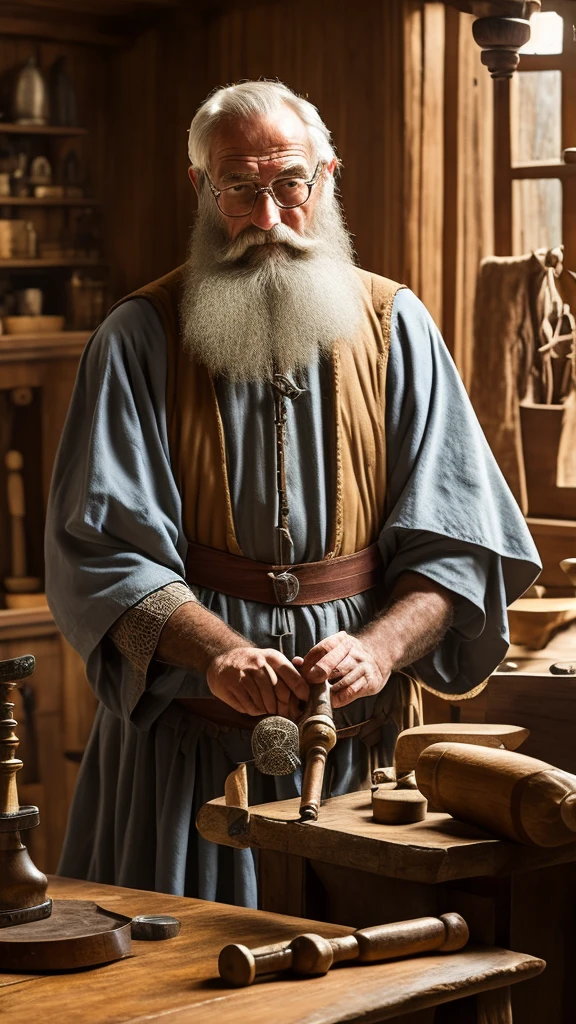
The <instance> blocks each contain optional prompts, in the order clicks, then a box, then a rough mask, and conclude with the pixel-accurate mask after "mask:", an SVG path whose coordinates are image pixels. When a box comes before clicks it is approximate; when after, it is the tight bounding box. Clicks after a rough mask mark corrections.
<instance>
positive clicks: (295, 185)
mask: <svg viewBox="0 0 576 1024" xmlns="http://www.w3.org/2000/svg"><path fill="white" fill-rule="evenodd" d="M278 184H279V185H281V186H282V188H288V189H293V188H298V185H299V184H300V181H299V180H298V179H297V178H293V179H292V180H288V181H279V182H278Z"/></svg>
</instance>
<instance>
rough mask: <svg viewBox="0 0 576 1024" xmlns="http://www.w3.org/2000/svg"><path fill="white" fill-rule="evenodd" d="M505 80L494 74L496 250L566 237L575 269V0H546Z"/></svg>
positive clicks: (514, 251)
mask: <svg viewBox="0 0 576 1024" xmlns="http://www.w3.org/2000/svg"><path fill="white" fill-rule="evenodd" d="M542 6H543V8H544V10H543V11H542V13H541V14H534V15H533V16H532V18H531V20H530V24H531V29H532V32H531V38H530V41H529V42H528V43H526V45H525V46H523V47H522V49H521V50H520V66H519V70H518V71H517V72H516V73H515V75H514V76H513V78H512V79H510V80H499V81H497V82H495V91H494V95H495V152H494V162H495V237H496V252H497V253H498V254H499V255H502V256H508V255H520V254H521V253H525V252H529V251H530V250H531V249H536V248H541V247H542V246H546V247H547V248H550V247H552V246H555V245H559V244H560V243H561V242H562V243H564V247H565V259H566V264H567V266H569V267H570V268H571V269H574V270H576V163H573V162H570V160H571V154H566V160H565V157H564V155H563V154H564V151H565V150H567V149H574V153H573V154H572V155H573V157H574V158H575V159H576V42H575V35H574V21H575V20H576V3H574V2H573V0H549V2H547V0H544V2H543V5H542Z"/></svg>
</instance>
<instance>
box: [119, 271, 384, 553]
mask: <svg viewBox="0 0 576 1024" xmlns="http://www.w3.org/2000/svg"><path fill="white" fill-rule="evenodd" d="M183 270H184V268H183V267H179V268H178V269H177V270H174V271H172V272H171V273H170V274H167V275H166V276H165V277H162V278H159V280H157V281H154V282H152V283H151V284H149V285H146V286H145V287H144V288H140V289H138V291H135V292H133V293H132V294H131V295H129V296H127V297H126V298H127V299H130V298H139V297H140V298H145V299H148V300H149V301H150V302H151V303H152V304H153V306H154V307H155V309H156V310H157V312H158V314H159V316H160V318H161V320H162V324H163V326H164V331H165V334H166V345H167V360H168V375H167V390H166V415H167V430H168V439H169V445H170V456H171V461H172V467H173V470H174V474H175V478H176V483H177V486H178V489H179V491H180V494H181V496H182V505H183V513H182V514H183V527H184V532H185V534H186V536H187V538H188V540H189V541H193V542H194V543H197V544H203V545H206V546H208V547H211V548H217V549H219V550H220V551H227V552H229V553H231V554H236V555H241V554H242V551H241V550H240V547H239V544H238V540H237V538H236V532H235V528H234V517H233V512H232V503H231V498H230V489H229V486H228V476H227V468H226V451H225V441H224V430H223V426H222V419H221V416H220V411H219V408H218V402H217V400H216V392H215V389H214V383H213V380H212V378H211V376H210V374H209V373H208V371H207V369H206V368H205V367H204V366H203V365H202V364H201V363H199V362H197V361H195V360H192V359H191V358H190V356H189V354H188V353H187V352H186V351H185V349H184V348H183V346H182V344H181V343H180V332H179V299H180V293H181V288H182V284H183V279H184V273H183ZM357 273H358V274H359V276H360V278H361V280H362V284H363V285H364V289H363V295H364V304H365V311H366V316H365V317H364V318H363V322H362V326H361V328H360V330H359V334H358V337H357V338H356V339H354V342H353V344H345V343H338V342H337V343H336V344H335V346H334V349H333V353H332V379H333V385H334V417H335V422H334V428H335V429H334V431H333V436H334V451H333V452H332V459H333V465H334V470H335V479H336V486H335V491H334V493H335V507H334V509H333V510H332V524H333V526H332V537H331V541H330V545H329V549H328V551H327V552H326V553H325V557H326V558H334V557H337V556H339V555H349V554H353V553H354V552H357V551H361V550H363V549H364V548H367V547H368V546H369V545H370V544H372V543H374V542H375V541H376V540H377V538H378V535H379V533H380V531H381V529H382V525H383V522H384V508H385V499H386V437H385V413H386V370H387V364H388V351H389V345H390V322H391V315H392V305H393V302H394V297H395V295H396V292H397V291H398V289H399V288H402V287H403V285H399V284H396V283H395V282H394V281H389V280H388V279H386V278H383V277H378V276H377V275H376V274H369V273H367V272H366V271H363V270H358V271H357ZM121 301H122V302H125V301H126V299H123V300H121Z"/></svg>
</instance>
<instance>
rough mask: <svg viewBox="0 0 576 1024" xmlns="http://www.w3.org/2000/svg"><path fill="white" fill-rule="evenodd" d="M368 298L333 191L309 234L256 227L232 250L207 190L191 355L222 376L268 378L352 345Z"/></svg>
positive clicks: (187, 295) (195, 269) (192, 277)
mask: <svg viewBox="0 0 576 1024" xmlns="http://www.w3.org/2000/svg"><path fill="white" fill-rule="evenodd" d="M270 243H276V244H270ZM362 296H363V286H362V284H361V282H360V278H359V275H358V274H357V273H356V271H355V269H354V262H353V249H352V244H351V240H350V236H349V234H348V232H347V230H346V227H345V225H344V222H343V218H342V214H341V212H340V208H339V206H338V202H337V200H336V198H335V196H334V192H333V189H332V187H331V186H330V185H329V184H328V185H325V186H324V191H323V194H322V195H321V196H320V198H319V201H318V205H317V208H316V212H315V216H314V219H313V223H312V224H311V226H310V229H309V232H308V233H307V234H306V235H299V234H296V233H295V232H294V231H292V230H291V229H290V228H288V227H286V225H283V224H280V225H278V226H277V227H274V228H272V229H271V230H270V231H267V232H264V231H260V230H259V229H257V228H247V229H246V230H245V231H243V232H242V233H241V234H240V235H239V236H238V237H237V238H236V239H235V240H234V241H233V242H230V240H229V238H228V236H227V234H226V232H225V230H224V227H223V225H222V222H221V216H220V214H219V213H218V210H217V209H216V204H215V203H214V200H213V198H212V196H211V195H209V194H208V193H207V190H206V191H203V192H202V194H201V198H200V205H199V210H198V215H197V220H196V224H195V226H194V230H193V233H192V239H191V244H190V253H189V259H188V263H187V269H186V279H185V285H184V294H183V301H182V304H181V311H180V312H181V323H182V339H183V343H184V345H185V347H186V349H187V351H188V352H189V353H190V354H191V355H192V356H193V357H194V358H196V359H198V360H199V361H200V362H202V363H204V364H205V365H206V366H207V367H208V369H209V371H210V372H211V373H212V374H213V375H215V376H216V375H222V376H225V377H227V378H229V379H231V380H235V381H239V380H269V379H270V378H271V377H272V375H273V373H274V372H284V373H286V372H289V371H291V370H297V369H299V368H302V367H304V366H307V365H309V364H310V363H312V362H313V361H314V360H316V359H317V358H318V356H319V354H322V353H328V352H330V351H331V350H332V348H333V346H334V343H335V342H336V341H337V340H340V341H345V342H351V341H352V340H353V338H354V336H355V334H356V332H357V329H358V325H359V322H360V320H361V317H362V313H363V309H364V302H363V297H362Z"/></svg>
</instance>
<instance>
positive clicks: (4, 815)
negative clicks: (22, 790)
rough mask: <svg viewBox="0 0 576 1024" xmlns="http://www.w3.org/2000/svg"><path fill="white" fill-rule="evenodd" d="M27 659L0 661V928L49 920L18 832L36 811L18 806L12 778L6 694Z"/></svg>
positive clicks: (29, 665)
mask: <svg viewBox="0 0 576 1024" xmlns="http://www.w3.org/2000/svg"><path fill="white" fill-rule="evenodd" d="M34 664H35V662H34V658H33V657H32V655H31V654H26V655H23V656H22V657H20V658H14V660H13V661H12V660H11V661H1V662H0V928H7V927H10V926H11V925H16V924H24V923H27V922H29V921H38V920H40V919H41V918H44V917H49V916H50V913H51V910H52V900H51V899H47V898H46V887H47V885H48V882H47V879H46V876H45V875H43V874H42V872H41V871H38V869H37V868H36V867H35V865H34V864H33V863H32V860H31V858H30V856H29V854H28V851H27V849H26V847H25V846H24V845H23V843H22V842H21V840H20V832H21V831H24V830H25V829H28V828H34V826H35V825H37V824H38V822H39V820H40V819H39V815H38V808H37V807H33V806H29V807H26V806H22V807H21V806H20V802H19V800H18V788H17V785H16V774H17V772H19V771H20V769H21V768H22V767H23V765H22V761H21V760H20V759H19V758H18V757H16V750H17V749H18V737H17V736H16V733H15V732H14V729H15V727H16V725H17V724H18V723H17V722H16V721H15V719H14V718H13V717H12V711H13V708H14V704H13V703H12V702H11V701H10V699H9V698H10V695H11V691H12V690H13V689H14V688H15V687H16V686H17V685H18V682H19V681H20V680H21V679H26V678H27V677H28V676H31V675H32V673H33V671H34Z"/></svg>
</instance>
